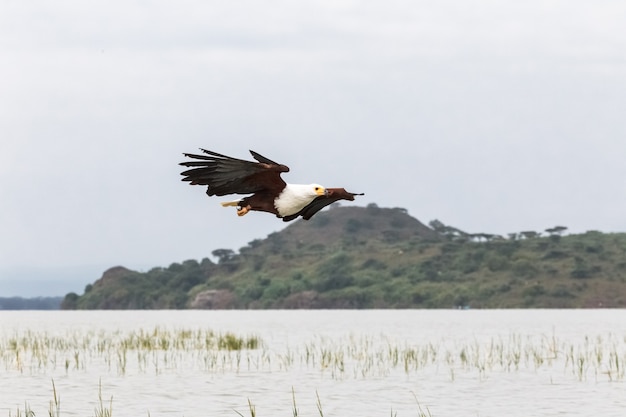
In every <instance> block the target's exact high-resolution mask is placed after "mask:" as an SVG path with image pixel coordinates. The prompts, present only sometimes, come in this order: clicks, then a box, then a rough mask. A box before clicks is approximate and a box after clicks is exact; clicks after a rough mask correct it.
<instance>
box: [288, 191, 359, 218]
mask: <svg viewBox="0 0 626 417" xmlns="http://www.w3.org/2000/svg"><path fill="white" fill-rule="evenodd" d="M326 192H327V194H326V195H324V196H319V197H317V198H316V199H315V200H313V201H311V202H310V203H309V204H308V205H307V206H305V207H304V208H303V209H302V210H300V211H299V212H297V213H296V214H292V215H291V216H285V217H283V221H286V222H289V221H291V220H294V219H296V218H298V216H302V218H303V219H304V220H309V219H310V218H311V217H313V215H314V214H315V213H317V212H318V211H320V210H321V209H323V208H324V207H326V206H328V205H330V204H332V203H334V202H336V201H339V200H349V201H354V196H357V195H364V194H363V193H351V192H349V191H346V189H345V188H327V189H326Z"/></svg>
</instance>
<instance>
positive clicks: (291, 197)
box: [274, 184, 326, 217]
mask: <svg viewBox="0 0 626 417" xmlns="http://www.w3.org/2000/svg"><path fill="white" fill-rule="evenodd" d="M323 195H326V188H325V187H323V186H321V185H319V184H287V185H286V186H285V188H284V189H283V191H282V192H281V193H280V194H279V195H278V197H276V200H274V205H275V206H276V210H278V214H280V216H281V217H285V216H289V215H292V214H296V213H297V212H299V211H300V210H302V209H303V208H304V207H306V206H307V205H308V204H309V203H310V202H311V201H313V200H315V199H316V198H317V197H320V196H323Z"/></svg>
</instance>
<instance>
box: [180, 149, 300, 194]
mask: <svg viewBox="0 0 626 417" xmlns="http://www.w3.org/2000/svg"><path fill="white" fill-rule="evenodd" d="M201 150H202V152H204V153H205V154H206V155H197V154H189V153H185V154H184V155H185V156H187V157H189V158H193V159H195V161H187V162H181V163H180V165H182V166H185V167H188V168H191V169H189V170H186V171H183V172H182V173H181V175H183V176H184V178H183V179H182V180H183V181H187V182H189V183H190V184H192V185H206V186H208V188H207V194H208V195H210V196H212V195H218V196H222V195H227V194H251V193H256V192H259V191H267V192H270V193H273V194H278V193H280V192H281V191H282V190H283V188H285V181H283V179H282V178H281V177H280V174H281V173H283V172H289V168H288V167H287V166H286V165H282V164H278V163H276V162H274V161H272V160H270V159H267V158H265V157H264V156H262V155H260V154H258V153H256V152H254V151H250V153H251V154H252V156H253V157H254V159H256V160H257V161H259V162H252V161H246V160H243V159H237V158H232V157H230V156H226V155H222V154H219V153H217V152H213V151H209V150H206V149H201Z"/></svg>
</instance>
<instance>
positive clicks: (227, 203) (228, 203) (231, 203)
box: [220, 200, 240, 207]
mask: <svg viewBox="0 0 626 417" xmlns="http://www.w3.org/2000/svg"><path fill="white" fill-rule="evenodd" d="M220 204H221V205H222V207H237V206H239V204H240V200H236V201H223V202H221V203H220Z"/></svg>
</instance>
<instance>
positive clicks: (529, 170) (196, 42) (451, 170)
mask: <svg viewBox="0 0 626 417" xmlns="http://www.w3.org/2000/svg"><path fill="white" fill-rule="evenodd" d="M625 28H626V3H625V2H621V1H602V0H600V1H594V2H588V1H579V0H574V1H572V0H562V1H546V0H529V1H525V2H502V1H490V0H476V1H471V0H470V1H468V0H449V1H437V2H433V1H425V0H418V1H416V0H406V1H393V0H392V1H384V2H381V1H341V0H325V1H324V0H323V1H320V0H315V1H297V2H294V1H264V2H258V1H253V0H247V1H228V2H224V1H220V2H218V1H206V0H203V1H199V0H198V1H194V0H189V1H175V2H174V1H171V2H167V1H158V0H157V1H152V2H145V1H118V0H110V1H106V2H105V1H100V2H91V1H82V0H81V1H79V0H66V1H62V0H61V1H54V2H50V1H41V0H39V1H38V0H35V1H28V2H25V1H13V0H8V1H3V2H2V3H1V4H0V56H1V59H0V198H1V200H0V210H1V212H0V274H1V275H0V296H11V295H25V296H32V295H63V294H65V293H67V292H69V291H77V292H82V289H83V288H84V286H85V284H87V283H89V282H93V281H94V280H95V279H97V278H99V277H100V275H101V274H102V272H103V270H104V269H106V268H108V267H110V266H115V265H123V266H126V267H128V268H131V269H137V270H148V269H150V268H151V267H153V266H168V265H169V264H171V263H172V262H180V261H184V260H187V259H198V260H199V259H202V258H204V257H207V256H210V253H211V251H213V250H214V249H218V248H230V249H234V250H237V249H239V248H240V247H242V246H245V245H246V244H247V243H248V242H250V241H252V240H254V239H257V238H264V237H266V236H267V235H268V234H269V233H271V232H274V231H277V230H280V229H282V228H283V227H285V224H284V223H283V222H282V221H280V220H278V219H276V218H274V217H273V216H272V215H269V214H264V213H252V214H249V215H247V216H245V217H243V218H238V217H237V216H236V214H235V210H234V209H232V208H230V209H225V208H222V207H221V206H220V205H219V201H221V199H220V198H208V197H207V196H206V195H205V194H204V191H205V190H204V189H203V188H202V187H199V186H189V185H187V184H186V183H182V182H181V181H180V175H179V174H180V171H181V169H180V167H179V166H178V165H177V164H178V162H181V161H182V160H183V157H182V153H183V152H194V151H196V150H197V148H199V147H204V148H208V149H212V150H215V151H217V152H220V153H225V154H227V155H231V156H235V157H240V158H246V159H247V158H249V154H248V149H253V150H256V151H258V152H259V153H261V154H263V155H265V156H267V157H269V158H270V159H273V160H275V161H277V162H280V163H284V164H286V165H288V166H289V167H290V168H291V172H290V173H288V174H286V175H284V178H285V179H286V180H287V181H288V182H294V183H310V182H317V183H321V184H323V185H326V186H329V187H345V188H346V189H348V190H350V191H354V192H365V193H366V195H365V196H364V197H362V198H360V199H359V201H358V202H357V204H358V205H363V206H364V205H367V204H368V203H372V202H374V203H376V204H378V205H379V206H381V207H403V208H406V209H407V210H408V211H409V214H411V215H412V216H414V217H416V218H417V219H419V220H421V221H422V222H424V223H428V222H429V221H430V220H433V219H439V220H441V221H442V222H444V223H445V224H449V225H453V226H455V227H458V228H460V229H462V230H465V231H467V232H486V233H497V234H506V233H509V232H516V231H522V230H535V231H543V230H544V229H545V228H548V227H552V226H554V225H563V226H566V227H568V228H569V231H570V232H573V233H578V232H584V231H587V230H590V229H594V230H601V231H604V232H624V231H626V215H625V213H626V193H625V192H626V187H625V184H626V181H625V178H626V162H625V161H626V116H625V115H626V54H625V52H624V51H626V29H625ZM226 199H228V198H226ZM30 282H36V283H37V285H36V286H32V285H31V286H30V287H29V285H30V284H29V285H26V284H27V283H30Z"/></svg>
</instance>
